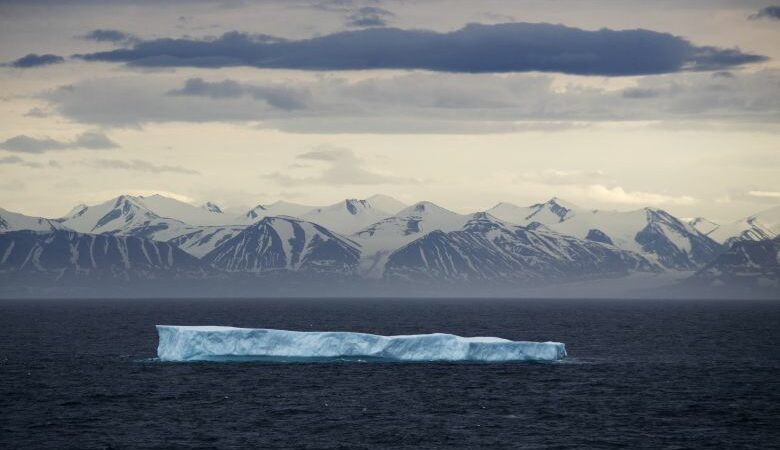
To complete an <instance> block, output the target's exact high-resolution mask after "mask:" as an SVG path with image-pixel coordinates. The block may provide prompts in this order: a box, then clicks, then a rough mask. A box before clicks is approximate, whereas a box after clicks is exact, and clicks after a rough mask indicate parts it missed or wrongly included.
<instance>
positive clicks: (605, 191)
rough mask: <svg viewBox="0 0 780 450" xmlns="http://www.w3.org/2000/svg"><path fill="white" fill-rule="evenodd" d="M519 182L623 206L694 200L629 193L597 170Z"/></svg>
mask: <svg viewBox="0 0 780 450" xmlns="http://www.w3.org/2000/svg"><path fill="white" fill-rule="evenodd" d="M519 178H520V181H523V182H526V183H534V184H536V185H543V186H552V187H553V188H554V190H555V191H556V192H559V193H561V192H562V193H565V194H566V196H567V197H568V196H571V197H575V198H581V199H587V200H593V201H599V202H604V203H615V204H624V205H641V206H646V205H654V206H659V205H690V204H693V203H695V202H696V199H694V198H693V197H690V196H687V195H680V196H675V195H666V194H658V193H652V192H642V191H631V190H628V189H625V188H624V187H622V186H619V185H618V184H617V182H616V180H615V179H614V178H613V177H612V176H610V175H609V174H607V173H605V172H603V171H601V170H579V169H574V170H560V169H548V170H543V171H537V172H526V173H524V174H522V175H521V176H520V177H519Z"/></svg>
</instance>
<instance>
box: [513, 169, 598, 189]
mask: <svg viewBox="0 0 780 450" xmlns="http://www.w3.org/2000/svg"><path fill="white" fill-rule="evenodd" d="M520 178H521V179H522V180H525V181H530V182H535V183H540V184H550V185H577V184H589V183H609V182H612V181H613V179H612V177H611V176H609V175H607V174H606V173H604V172H603V171H601V170H577V169H575V170H557V169H548V170H543V171H539V172H526V173H524V174H522V175H521V176H520Z"/></svg>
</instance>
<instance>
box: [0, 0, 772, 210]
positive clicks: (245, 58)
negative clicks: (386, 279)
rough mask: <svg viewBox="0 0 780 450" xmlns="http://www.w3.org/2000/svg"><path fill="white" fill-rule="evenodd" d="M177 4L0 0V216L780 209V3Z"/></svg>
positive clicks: (330, 0)
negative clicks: (380, 201) (376, 200)
mask: <svg viewBox="0 0 780 450" xmlns="http://www.w3.org/2000/svg"><path fill="white" fill-rule="evenodd" d="M159 3H162V4H159ZM159 3H158V2H154V1H135V2H133V1H111V0H107V1H97V0H82V1H75V0H74V1H69V0H60V1H43V0H40V1H39V0H26V1H6V0H0V63H1V64H2V65H0V207H3V208H6V209H9V210H12V211H17V212H22V213H25V214H30V215H36V216H46V217H59V216H62V215H64V214H65V213H67V212H68V211H69V210H70V209H71V208H72V207H73V206H74V205H76V204H79V203H86V204H94V203H99V202H102V201H105V200H108V199H110V198H112V197H114V196H117V195H121V194H135V195H147V194H152V193H161V194H164V195H170V196H173V197H175V198H179V199H181V200H185V201H189V202H192V203H195V204H201V203H205V202H206V201H213V202H216V203H217V204H219V205H220V206H222V207H223V208H226V209H232V210H235V211H242V210H245V209H247V208H250V207H252V206H254V205H257V204H264V203H272V202H274V201H277V200H287V201H291V202H296V203H302V204H309V205H326V204H331V203H335V202H338V201H339V200H341V199H344V198H366V197H369V196H371V195H373V194H377V193H381V194H386V195H390V196H393V197H396V198H398V199H399V200H401V201H404V202H407V203H413V202H416V201H420V200H428V201H433V202H435V203H437V204H440V205H441V206H444V207H447V208H449V209H452V210H455V211H458V212H464V213H465V212H474V211H479V210H485V209H488V208H490V207H492V206H493V205H495V204H496V203H498V202H502V201H503V202H511V203H515V204H518V205H529V204H533V203H537V202H540V201H545V200H547V199H549V198H551V197H554V196H555V197H560V198H563V199H566V200H568V201H570V202H573V203H575V204H578V205H580V206H583V207H588V208H593V209H618V210H631V209H637V208H641V207H645V206H653V207H659V208H663V209H666V210H668V211H670V212H671V213H673V214H675V215H677V216H678V217H696V216H704V217H708V218H710V219H712V220H715V221H720V222H724V221H731V220H736V219H738V218H741V217H744V216H747V215H749V214H752V213H755V212H758V211H760V210H763V209H767V208H769V207H772V206H774V205H777V204H780V139H778V137H780V120H779V119H780V63H778V61H780V3H777V2H772V1H753V0H740V1H725V0H675V1H672V0H620V1H618V0H576V1H575V0H536V1H530V0H511V1H492V0H486V1H479V2H474V1H466V0H463V1H453V0H427V1H426V0H422V1H410V0H285V1H282V0H267V1H255V2H250V1H239V0H234V1H230V0H225V1H215V2H208V1H195V0H193V1H169V2H159Z"/></svg>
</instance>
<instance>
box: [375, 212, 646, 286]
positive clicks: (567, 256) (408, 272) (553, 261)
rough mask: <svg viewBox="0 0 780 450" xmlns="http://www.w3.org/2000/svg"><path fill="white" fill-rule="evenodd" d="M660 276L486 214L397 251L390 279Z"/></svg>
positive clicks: (600, 250)
mask: <svg viewBox="0 0 780 450" xmlns="http://www.w3.org/2000/svg"><path fill="white" fill-rule="evenodd" d="M635 271H646V272H654V271H660V268H659V267H658V266H657V265H656V264H654V263H653V262H651V261H649V260H648V259H647V258H645V257H644V256H642V255H640V254H638V253H634V252H630V251H624V250H620V249H618V248H616V247H614V246H612V245H608V244H602V243H598V242H593V241H588V240H584V239H578V238H575V237H572V236H564V235H561V234H557V233H549V232H546V231H533V230H530V229H528V228H525V227H521V226H516V225H510V224H508V223H506V222H503V221H500V220H498V219H497V218H495V217H493V216H491V215H490V214H487V213H477V214H474V215H472V216H471V217H470V219H469V220H468V222H467V223H466V224H465V226H464V227H463V228H462V229H461V230H459V231H452V232H444V231H439V230H437V231H433V232H431V233H428V234H426V235H425V236H423V237H421V238H419V239H417V240H415V241H413V242H412V243H410V244H408V245H406V246H404V247H402V248H400V249H399V250H396V251H395V252H393V253H392V254H391V255H390V256H389V257H388V259H387V263H386V265H385V269H384V276H385V278H388V279H408V280H416V279H425V280H434V281H457V280H461V281H499V282H518V281H519V282H524V283H527V282H534V281H550V280H556V279H557V280H574V279H582V278H589V277H614V276H622V275H626V274H628V273H629V272H635Z"/></svg>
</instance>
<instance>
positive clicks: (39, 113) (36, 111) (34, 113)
mask: <svg viewBox="0 0 780 450" xmlns="http://www.w3.org/2000/svg"><path fill="white" fill-rule="evenodd" d="M24 116H25V117H37V118H44V117H49V113H47V112H46V111H44V110H43V109H41V108H37V107H36V108H32V109H31V110H29V111H27V112H26V113H24Z"/></svg>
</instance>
